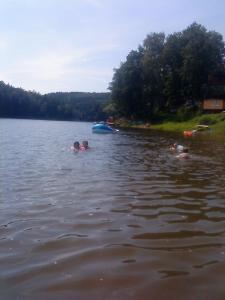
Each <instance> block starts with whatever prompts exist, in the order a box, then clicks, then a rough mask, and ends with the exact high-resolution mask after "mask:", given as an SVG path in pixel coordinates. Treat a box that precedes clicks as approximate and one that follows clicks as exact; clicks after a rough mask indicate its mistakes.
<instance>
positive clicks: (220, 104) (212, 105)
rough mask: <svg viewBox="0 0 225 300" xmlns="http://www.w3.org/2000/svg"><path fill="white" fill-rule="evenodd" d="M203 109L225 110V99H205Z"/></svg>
mask: <svg viewBox="0 0 225 300" xmlns="http://www.w3.org/2000/svg"><path fill="white" fill-rule="evenodd" d="M203 109H204V110H207V111H215V112H219V111H223V110H225V99H204V100H203Z"/></svg>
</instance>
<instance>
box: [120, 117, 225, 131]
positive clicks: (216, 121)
mask: <svg viewBox="0 0 225 300" xmlns="http://www.w3.org/2000/svg"><path fill="white" fill-rule="evenodd" d="M197 125H208V126H209V128H210V129H211V130H212V131H213V133H215V134H225V113H224V112H222V113H217V114H204V115H201V116H197V117H194V118H192V119H189V120H188V121H182V122H178V121H165V122H162V123H159V124H151V125H149V124H145V123H142V124H135V122H133V123H132V122H129V121H124V122H121V123H120V124H119V126H120V127H130V128H141V129H146V130H147V129H148V130H149V129H155V130H163V131H169V132H183V131H184V130H194V129H196V126H197Z"/></svg>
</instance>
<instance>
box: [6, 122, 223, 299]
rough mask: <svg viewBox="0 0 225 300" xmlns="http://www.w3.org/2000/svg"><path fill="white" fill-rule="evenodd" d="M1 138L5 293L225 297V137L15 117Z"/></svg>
mask: <svg viewBox="0 0 225 300" xmlns="http://www.w3.org/2000/svg"><path fill="white" fill-rule="evenodd" d="M0 137H1V139H0V146H1V155H0V192H1V193H0V299H4V300H5V299H7V300H8V299H9V300H11V299H13V300H14V299H19V300H20V299H82V300H83V299H92V300H93V299H94V300H95V299H121V300H123V299H132V300H133V299H135V300H136V299H153V300H157V299H158V300H164V299H166V300H168V299H169V300H172V299H198V300H199V299H204V300H205V299H209V300H211V299H214V300H215V299H216V300H217V299H221V300H222V299H225V172H224V171H225V138H223V137H222V138H215V137H213V135H212V134H210V133H208V134H202V135H199V136H196V137H193V138H191V139H187V140H183V137H182V136H180V135H178V136H174V135H172V134H170V135H168V134H165V133H157V132H147V131H138V130H126V131H125V130H121V131H120V132H119V133H117V134H113V135H98V134H92V133H91V124H90V123H75V122H53V121H52V122H49V121H29V120H4V119H1V120H0ZM83 139H87V140H88V141H89V144H90V147H91V149H90V150H89V151H87V152H83V153H77V154H75V153H73V152H71V151H70V150H69V148H70V146H71V145H72V144H73V142H74V140H80V141H81V140H83ZM175 140H177V141H179V142H180V143H184V144H186V145H187V146H189V148H190V153H191V158H190V159H189V160H179V159H177V158H176V157H175V155H174V154H173V153H171V152H170V151H169V149H168V145H169V144H170V143H172V142H173V141H175Z"/></svg>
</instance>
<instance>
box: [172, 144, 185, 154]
mask: <svg viewBox="0 0 225 300" xmlns="http://www.w3.org/2000/svg"><path fill="white" fill-rule="evenodd" d="M184 148H185V147H184V146H182V145H178V143H174V144H173V145H172V146H170V150H173V151H177V152H183V151H184Z"/></svg>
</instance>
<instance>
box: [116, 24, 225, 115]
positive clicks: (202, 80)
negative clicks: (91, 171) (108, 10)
mask: <svg viewBox="0 0 225 300" xmlns="http://www.w3.org/2000/svg"><path fill="white" fill-rule="evenodd" d="M221 78H224V79H225V47H224V41H223V37H222V35H221V34H219V33H217V32H215V31H207V30H206V28H205V27H203V26H202V25H199V24H197V23H193V24H191V25H190V26H189V27H188V28H186V29H185V30H183V31H182V32H176V33H173V34H171V35H169V36H167V37H166V36H165V34H164V33H162V32H161V33H151V34H149V35H148V36H147V37H146V38H145V40H144V41H143V44H142V45H140V46H139V47H138V49H137V50H133V51H131V52H130V53H129V54H128V56H127V58H126V61H125V62H123V63H121V65H120V67H119V68H117V69H115V72H114V76H113V79H112V82H111V84H110V90H111V99H112V102H111V108H112V110H113V109H114V111H116V112H117V113H119V114H120V115H121V116H124V117H127V118H133V119H137V118H139V119H153V118H156V119H157V118H159V116H160V114H161V115H162V114H163V113H164V114H166V113H170V114H171V113H177V112H179V111H183V112H185V111H193V110H195V109H198V108H199V103H200V102H201V101H202V100H203V99H204V98H205V97H224V96H225V91H224V88H225V85H224V84H223V85H218V84H213V83H212V82H215V81H216V80H212V79H218V80H220V79H221ZM210 79H211V82H210ZM224 82H225V81H224Z"/></svg>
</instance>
